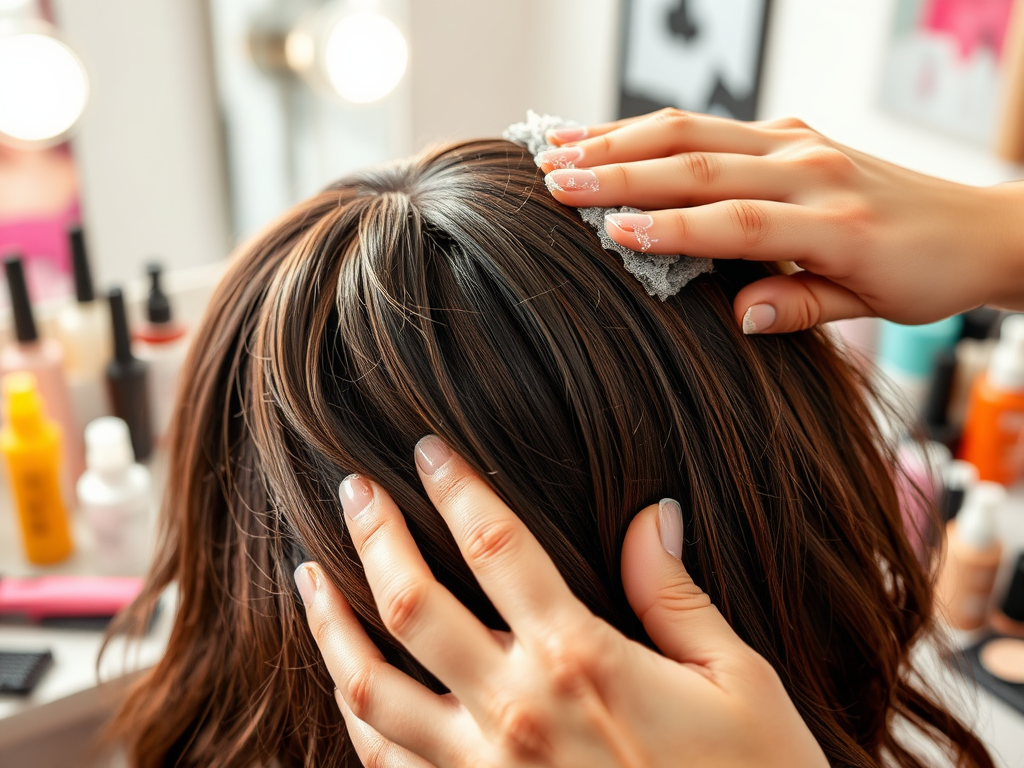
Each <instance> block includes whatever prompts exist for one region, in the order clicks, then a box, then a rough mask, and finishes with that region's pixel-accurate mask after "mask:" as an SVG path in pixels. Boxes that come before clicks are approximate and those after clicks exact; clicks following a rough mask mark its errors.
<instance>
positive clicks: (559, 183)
mask: <svg viewBox="0 0 1024 768" xmlns="http://www.w3.org/2000/svg"><path fill="white" fill-rule="evenodd" d="M544 183H545V184H547V186H548V190H549V191H551V192H596V191H597V190H598V188H599V185H598V183H597V174H596V173H594V172H593V171H580V170H576V169H569V168H566V169H562V170H558V171H552V172H551V173H549V174H548V175H547V176H545V177H544Z"/></svg>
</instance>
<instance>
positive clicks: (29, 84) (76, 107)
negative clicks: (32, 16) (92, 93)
mask: <svg viewBox="0 0 1024 768" xmlns="http://www.w3.org/2000/svg"><path fill="white" fill-rule="evenodd" d="M88 96H89V81H88V78H87V77H86V74H85V67H84V66H83V65H82V62H81V60H80V59H79V58H78V57H77V56H76V55H75V53H74V51H72V50H71V49H70V48H69V47H68V46H67V45H66V44H65V43H63V42H62V41H61V40H59V39H58V38H57V37H56V35H55V33H54V29H53V28H52V27H51V26H50V25H49V24H46V23H44V22H40V21H36V20H18V21H10V22H5V23H4V24H2V25H0V141H3V142H5V143H8V144H13V145H16V146H46V145H51V144H56V143H59V142H60V141H63V140H64V139H65V138H66V137H67V135H68V133H69V132H70V131H71V129H72V128H73V127H74V126H75V124H76V123H77V122H78V119H79V118H80V117H81V116H82V112H83V111H84V110H85V104H86V101H87V100H88Z"/></svg>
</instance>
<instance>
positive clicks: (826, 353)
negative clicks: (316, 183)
mask: <svg viewBox="0 0 1024 768" xmlns="http://www.w3.org/2000/svg"><path fill="white" fill-rule="evenodd" d="M765 274H767V271H766V268H765V267H764V266H762V265H758V264H750V263H744V262H718V263H717V267H716V271H715V272H713V273H711V274H708V275H703V276H701V277H700V278H698V279H696V280H694V281H693V282H692V283H690V284H689V285H687V286H686V287H685V288H683V290H682V291H681V292H680V293H679V294H678V295H676V296H674V297H672V298H671V299H669V300H668V301H665V302H660V301H657V300H656V299H652V298H651V297H649V296H648V295H646V294H645V293H644V291H643V289H642V287H641V286H640V284H639V283H638V282H637V281H636V280H635V279H634V278H632V277H631V276H630V275H629V274H627V273H626V272H625V271H624V270H623V268H622V264H621V261H620V260H619V259H618V257H616V256H614V255H612V254H610V253H608V252H606V251H604V250H603V249H602V248H601V247H600V244H599V241H598V239H597V237H596V235H595V233H594V232H593V231H592V230H590V229H589V228H588V227H587V226H586V225H585V224H583V223H582V221H581V220H580V219H579V217H578V216H577V214H576V212H575V211H574V210H572V209H569V208H566V207H564V206H562V205H560V204H559V203H557V202H556V201H555V200H554V199H553V198H552V197H551V196H550V195H549V194H548V193H547V192H546V191H545V189H544V184H543V177H542V175H541V174H540V172H539V171H538V169H537V168H536V167H535V165H534V163H533V161H532V158H531V157H530V156H529V155H528V154H527V153H526V152H525V150H523V149H522V148H521V147H519V146H517V145H514V144H511V143H508V142H504V141H497V140H485V141H469V142H464V143H459V144H452V145H448V146H443V147H440V148H435V149H432V150H429V151H426V152H424V153H422V154H420V155H419V156H417V157H415V158H412V159H410V160H407V161H404V162H400V163H396V164H393V165H389V166H386V167H382V168H378V169H373V170H369V171H366V172H363V173H359V174H357V175H354V176H351V177H349V178H346V179H344V180H343V181H340V182H338V183H337V184H334V185H333V186H331V187H330V188H328V189H326V190H325V191H323V192H322V193H320V194H318V195H316V196H315V197H313V198H311V199H309V200H306V201H305V202H303V203H301V204H300V205H298V206H296V207H295V208H294V209H292V210H291V211H289V212H288V213H287V214H285V215H284V216H283V217H282V218H280V219H279V220H278V221H276V222H275V223H273V224H272V225H271V226H269V227H268V228H267V229H266V230H265V231H264V232H263V233H262V234H260V235H259V236H257V237H256V238H255V239H253V240H252V241H250V242H249V243H247V244H245V245H244V246H243V247H242V248H241V249H240V251H239V253H237V254H236V255H235V257H234V259H233V261H232V263H231V265H230V267H229V269H228V272H227V274H226V276H225V277H224V278H223V280H222V281H221V283H220V285H219V287H218V289H217V291H216V294H215V296H214V297H213V299H212V300H211V302H210V305H209V308H208V310H207V312H206V316H205V318H204V319H203V321H202V323H201V325H200V327H199V329H198V332H197V336H196V338H195V340H194V342H193V345H192V348H191V351H190V356H189V358H188V362H187V365H186V367H185V372H184V377H183V380H182V382H181V391H180V394H179V399H178V403H177V412H176V419H175V425H174V427H173V430H172V435H171V438H170V449H169V450H170V466H169V477H170V478H172V480H173V482H172V483H171V487H170V488H169V491H168V493H167V496H166V498H165V501H164V507H163V511H162V518H161V519H162V523H161V535H160V543H159V546H158V548H157V555H156V562H155V565H154V567H153V570H152V571H151V573H150V576H149V578H148V581H147V586H146V588H145V591H144V593H143V595H142V596H141V598H140V599H139V601H138V602H137V603H136V604H135V606H134V607H133V608H132V610H131V612H130V613H129V614H128V615H127V616H126V617H123V618H122V619H121V621H120V623H119V624H118V628H119V629H125V628H127V627H129V626H132V625H137V624H138V623H139V622H141V621H145V619H146V618H147V616H148V612H149V610H150V609H151V608H152V606H153V604H154V601H155V600H156V599H157V597H158V596H159V595H160V593H161V592H162V591H163V590H164V589H165V588H166V587H167V586H168V585H170V584H171V583H176V585H177V594H178V606H177V613H176V615H175V618H174V624H173V630H172V633H171V636H170V643H169V646H168V650H167V653H166V654H165V656H164V657H163V659H162V660H161V661H160V662H159V663H158V664H157V665H156V667H155V668H153V669H152V670H150V671H149V672H147V673H146V674H145V675H144V676H143V677H142V678H141V680H140V681H139V682H138V683H137V685H136V686H135V688H134V689H133V691H132V692H131V693H130V695H129V697H128V698H127V701H126V702H125V704H124V706H123V707H122V708H121V710H120V712H119V714H118V716H117V718H116V720H115V722H114V724H113V733H114V734H115V735H116V736H117V738H119V739H120V740H122V741H123V742H124V743H125V744H126V746H127V750H128V753H129V756H130V759H131V760H132V761H133V764H135V765H138V766H143V767H145V766H159V765H202V766H224V767H227V766H231V767H234V766H237V767H238V768H250V767H251V766H253V765H269V764H271V763H273V762H274V761H276V762H277V763H278V764H280V765H282V766H300V765H341V764H346V765H348V764H351V765H357V764H358V761H357V759H356V757H355V756H354V754H353V753H352V750H351V747H350V744H349V741H348V738H347V735H346V732H345V728H344V725H343V723H342V721H341V718H340V715H339V713H338V711H337V708H336V703H335V701H334V698H333V695H332V693H333V687H334V686H333V683H332V682H331V679H330V677H329V675H328V674H327V671H326V669H325V666H324V664H323V662H322V660H321V658H320V655H319V653H318V651H317V649H316V646H315V644H314V642H313V639H312V637H311V636H310V631H309V629H308V627H307V625H306V621H305V615H304V612H303V609H302V605H301V602H300V601H299V598H298V595H297V593H296V591H295V589H294V586H293V581H292V570H293V569H294V568H295V566H296V565H297V564H298V563H299V562H300V561H301V558H303V557H310V558H312V559H315V560H316V561H317V562H319V563H320V564H321V565H322V566H323V568H324V569H325V571H326V573H327V574H328V576H329V578H331V579H332V580H333V582H334V584H336V585H337V586H338V587H339V589H340V590H341V591H342V593H343V594H344V595H345V597H346V598H347V599H348V601H349V602H350V603H351V605H352V607H353V609H354V610H355V612H356V613H357V615H358V616H359V617H360V619H361V620H362V622H363V623H364V625H365V627H366V629H367V630H368V632H369V633H370V636H371V637H372V638H373V640H374V641H375V642H376V643H377V644H378V646H379V647H380V648H381V649H382V651H383V652H384V654H385V656H386V657H387V658H388V659H389V660H390V661H391V662H392V663H394V664H395V665H397V666H398V667H399V668H401V669H403V670H405V671H407V672H409V673H410V674H412V675H413V676H415V677H416V678H418V679H420V680H423V681H425V682H426V683H427V684H428V685H430V686H432V687H433V688H434V689H435V690H441V686H440V684H439V683H438V682H437V681H436V680H434V679H433V678H431V676H430V675H429V674H428V673H427V672H426V671H425V670H424V669H423V668H422V667H421V666H420V665H419V664H418V663H417V662H416V661H415V660H414V659H413V658H412V656H411V655H410V654H409V653H407V652H406V651H405V650H404V649H403V648H402V647H401V646H400V645H399V644H398V643H397V642H396V641H395V640H394V639H392V638H391V636H390V635H389V634H388V632H387V631H386V630H385V628H384V626H383V625H382V623H381V620H380V617H379V615H378V612H377V610H376V607H375V605H374V601H373V599H372V596H371V594H370V592H369V588H368V586H367V584H366V581H365V579H364V576H363V573H362V569H361V566H360V563H359V560H358V558H357V556H356V554H355V551H354V549H353V545H352V542H351V539H350V537H349V534H348V532H347V531H346V527H345V524H344V522H343V517H342V515H341V512H340V506H339V503H338V501H337V488H338V484H339V482H340V481H341V480H342V479H343V478H344V477H345V476H346V475H347V474H349V473H352V472H358V473H359V474H361V475H364V476H367V477H369V478H372V479H373V480H375V481H376V482H378V483H380V484H381V485H382V486H383V487H384V488H385V489H387V491H388V492H389V493H390V494H391V495H392V496H393V498H394V499H395V500H396V502H397V503H398V505H399V506H400V507H401V509H402V511H403V513H404V514H405V518H406V520H407V522H408V525H409V528H410V530H411V532H412V534H413V536H414V538H415V539H416V541H417V543H418V545H419V547H420V549H421V551H422V553H423V556H424V558H425V559H426V561H427V563H428V564H429V565H430V567H431V568H432V570H433V571H434V573H435V574H437V576H438V578H439V580H440V581H441V582H442V583H443V584H444V585H445V586H447V587H448V588H449V589H450V590H451V591H452V592H453V593H454V594H455V595H456V596H457V597H458V598H459V599H460V600H461V601H462V602H463V603H465V604H466V605H467V606H468V607H469V608H470V609H471V610H472V611H473V612H475V613H476V615H478V616H479V617H480V618H481V619H482V620H483V621H484V622H485V623H487V624H488V625H489V626H491V627H494V628H503V627H504V624H503V622H502V619H501V617H500V616H499V615H498V614H497V612H496V611H495V610H494V608H493V606H492V605H491V604H490V603H489V601H488V600H487V598H486V597H485V596H484V594H483V593H482V592H481V590H480V589H479V587H478V586H477V584H476V581H475V580H474V578H473V576H472V575H471V573H470V572H469V570H468V568H467V567H466V566H465V564H464V562H463V560H462V558H461V557H460V555H459V552H458V549H457V547H456V545H455V544H454V542H453V540H452V538H451V536H450V534H449V533H448V531H447V529H446V527H445V525H444V523H443V521H442V520H441V519H440V517H439V515H438V514H437V513H436V511H435V510H434V509H433V508H432V506H431V504H430V503H429V501H428V499H427V498H426V496H425V493H424V491H423V489H422V487H421V485H420V483H419V482H418V478H417V475H416V471H415V467H414V465H413V461H412V452H413V447H414V445H415V444H416V442H417V441H418V440H419V439H420V438H421V437H422V436H423V435H426V434H430V433H433V434H436V435H438V436H440V437H441V438H442V439H443V440H445V441H446V442H447V443H448V444H449V445H450V446H452V447H453V448H454V449H455V450H456V451H457V452H458V453H460V454H461V455H462V456H464V457H465V458H466V459H467V461H468V462H469V463H470V464H471V465H472V466H473V467H474V468H475V469H476V470H477V471H479V472H480V473H481V475H482V476H483V477H484V478H486V479H487V482H489V483H490V484H491V485H492V487H493V488H494V489H495V490H496V491H497V493H498V494H499V495H500V496H501V497H502V498H503V499H504V500H505V501H506V502H507V503H508V504H509V505H510V507H511V508H512V509H514V510H516V512H517V513H518V514H519V515H520V516H521V518H522V519H523V521H524V522H525V523H526V525H527V526H528V528H529V529H530V530H531V532H532V533H533V535H534V536H536V538H537V539H538V540H539V541H540V542H541V544H542V545H543V546H544V548H545V549H546V550H547V551H548V552H549V553H550V555H551V557H552V558H553V560H554V562H555V564H556V565H557V566H558V567H559V569H560V570H561V572H562V574H563V575H564V578H565V580H566V581H567V582H568V584H569V586H570V587H571V588H572V590H573V591H574V593H575V594H576V595H577V596H578V597H579V599H580V600H582V601H583V603H585V604H586V605H587V606H588V607H589V608H590V610H591V611H593V612H594V613H595V614H596V615H597V616H599V617H601V618H603V619H604V620H606V621H608V622H609V623H611V624H612V625H614V626H615V627H617V628H618V629H619V630H621V631H622V632H623V633H625V634H626V635H627V636H629V637H631V638H635V639H636V640H638V641H641V642H645V643H648V644H649V643H650V641H649V640H648V639H647V638H646V636H645V634H644V632H643V628H642V626H641V625H640V623H639V621H638V619H637V617H636V616H635V615H634V614H633V612H632V611H631V610H630V607H629V604H628V603H627V601H626V598H625V596H624V593H623V589H622V585H621V581H620V576H619V573H620V571H619V552H620V548H621V544H622V541H623V537H624V533H625V530H626V527H627V526H628V524H629V522H630V520H631V518H632V516H633V515H634V514H635V513H636V512H637V511H638V510H639V509H641V508H642V507H644V506H645V505H648V504H650V503H652V502H655V501H657V500H658V499H660V498H662V497H672V498H675V499H677V500H679V502H680V503H681V505H682V509H683V518H684V530H685V532H686V541H685V543H684V555H683V557H684V562H685V563H686V566H687V568H688V570H689V572H690V573H691V574H692V576H693V578H694V580H695V581H696V582H697V584H699V585H700V586H701V587H702V588H703V589H704V590H705V591H706V592H707V593H708V594H709V595H710V597H711V599H712V601H713V602H714V603H715V605H717V606H718V607H719V608H720V610H721V611H722V613H723V614H724V615H725V617H726V618H727V620H728V621H729V622H730V624H731V625H732V627H733V628H734V629H735V631H736V632H737V633H739V635H740V636H741V637H742V638H743V639H744V640H745V641H746V642H747V643H749V644H750V646H752V647H753V648H754V649H755V650H756V651H757V652H758V653H760V654H761V655H762V656H764V657H765V658H766V659H767V660H768V661H769V662H770V663H771V664H772V666H773V667H774V668H775V670H776V671H777V672H778V674H779V676H780V677H781V679H782V681H783V683H784V684H785V687H786V689H787V691H788V692H789V694H790V696H791V697H792V699H793V701H794V702H795V704H796V707H797V709H798V710H799V712H800V714H801V715H802V716H803V718H804V719H805V721H806V722H807V725H808V726H809V727H810V730H811V732H812V733H813V734H814V736H815V737H816V738H817V740H818V742H819V743H820V744H821V746H822V748H823V749H824V751H825V754H826V755H827V756H828V758H829V759H830V761H831V762H832V763H833V764H836V765H839V764H842V765H850V766H864V767H865V768H866V767H868V766H870V767H872V768H874V767H876V766H880V765H882V764H883V761H884V760H890V761H894V762H895V764H896V765H899V766H903V768H923V765H924V764H923V762H921V760H919V759H918V758H917V757H915V756H914V755H913V754H912V753H911V752H910V751H909V750H908V749H907V748H905V747H904V746H902V744H901V742H900V741H899V739H898V738H897V736H896V724H897V723H898V722H899V721H900V720H905V721H908V722H909V724H910V725H911V726H913V727H916V728H918V729H920V730H921V731H924V732H925V734H926V736H927V737H929V738H930V739H932V740H933V741H935V742H937V743H938V744H940V746H942V747H943V748H945V749H946V750H947V751H948V753H949V754H951V755H954V756H956V759H958V760H960V761H961V764H962V765H967V766H990V765H991V762H990V760H989V758H988V756H987V755H986V753H985V751H984V748H983V747H982V746H981V744H980V742H978V740H977V739H976V738H975V737H974V736H973V735H971V734H970V732H969V731H967V730H966V729H965V728H964V727H963V726H962V725H961V724H960V723H959V722H958V721H957V720H956V719H954V718H953V717H952V716H951V715H950V714H949V712H948V711H947V710H946V709H944V708H943V706H942V705H941V704H940V703H938V701H937V699H935V698H934V696H932V695H931V694H930V693H929V692H928V691H927V690H926V689H925V688H924V687H923V686H922V685H921V683H920V681H919V680H918V679H917V678H916V677H915V675H914V670H913V668H912V665H911V659H910V649H911V647H912V646H913V645H914V643H915V642H916V641H918V640H919V639H921V638H922V637H923V636H924V635H925V634H927V633H928V631H929V629H930V628H931V618H930V617H931V607H932V606H931V603H932V598H931V582H930V578H931V575H930V573H929V570H928V567H926V566H922V565H921V560H919V558H918V555H917V554H915V551H914V549H913V547H912V546H911V544H910V542H909V541H908V537H907V534H906V532H905V530H904V522H903V519H902V515H901V512H900V506H899V501H898V498H897V493H896V491H895V489H894V479H895V472H894V470H893V467H894V466H895V458H894V456H893V455H892V451H891V450H890V449H888V448H887V447H886V446H885V443H884V442H883V441H882V440H881V438H880V436H879V434H878V433H877V430H876V428H875V426H874V420H873V418H872V414H871V410H870V406H869V396H870V389H869V387H868V384H867V383H866V382H865V381H864V380H863V377H861V376H860V375H859V374H858V373H857V371H856V369H855V368H854V367H851V366H850V365H848V364H847V362H846V361H845V360H844V359H843V357H842V356H841V354H840V353H839V352H838V351H837V349H836V348H835V346H834V345H833V343H832V341H830V339H829V337H828V336H827V334H825V333H823V332H821V331H817V330H815V331H806V332H802V333H795V334H789V335H784V336H756V337H746V336H744V335H743V334H742V333H740V331H739V330H738V328H737V324H736V322H735V320H734V317H733V314H732V309H731V300H732V297H733V296H734V295H735V293H736V291H737V290H738V289H739V288H740V287H742V286H743V285H745V284H747V283H748V282H750V281H752V280H754V279H757V278H758V277H761V276H764V275H765ZM925 561H926V562H930V561H929V560H928V557H927V556H926V557H925Z"/></svg>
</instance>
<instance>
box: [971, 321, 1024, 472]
mask: <svg viewBox="0 0 1024 768" xmlns="http://www.w3.org/2000/svg"><path fill="white" fill-rule="evenodd" d="M1022 454H1024V315H1010V316H1009V317H1007V318H1006V319H1005V320H1003V325H1002V328H1001V329H1000V335H999V343H998V344H997V345H996V349H995V352H993V353H992V362H991V363H990V364H989V367H988V371H987V372H986V373H985V375H983V376H981V377H980V378H979V379H978V380H977V381H976V382H975V384H974V387H973V389H972V390H971V399H970V403H969V405H968V407H967V422H966V424H965V425H964V436H963V443H962V458H963V459H964V460H966V461H969V462H971V463H972V464H974V465H975V466H976V467H977V468H978V474H979V476H980V477H981V479H982V480H992V481H993V482H997V483H1002V484H1003V485H1011V484H1012V483H1013V482H1014V481H1016V480H1017V479H1018V478H1019V477H1020V476H1021V471H1022V469H1024V455H1022Z"/></svg>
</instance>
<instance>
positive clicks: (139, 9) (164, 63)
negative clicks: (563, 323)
mask: <svg viewBox="0 0 1024 768" xmlns="http://www.w3.org/2000/svg"><path fill="white" fill-rule="evenodd" d="M53 5H54V11H55V14H56V17H57V21H58V23H59V25H60V27H61V29H62V30H63V32H64V34H65V35H66V37H67V39H68V40H69V42H70V43H71V45H72V46H73V47H74V49H75V51H76V52H77V53H78V54H79V55H80V56H81V58H82V60H83V61H84V63H85V66H86V69H87V71H88V72H89V77H90V89H91V93H90V103H89V105H88V107H87V108H86V113H85V115H84V117H83V119H82V124H81V130H80V131H79V133H78V135H77V136H76V138H75V139H74V142H73V146H74V152H75V158H76V161H77V165H78V169H79V174H80V186H81V195H82V203H83V216H84V219H85V223H86V226H87V228H88V229H87V236H88V238H89V241H90V245H91V246H92V255H93V264H94V270H95V273H96V275H95V277H96V279H97V283H98V285H100V286H103V285H106V284H108V283H110V282H112V281H115V280H117V281H120V280H122V279H123V278H124V277H126V276H129V275H132V276H134V275H137V274H140V271H141V270H142V265H143V264H144V263H145V262H146V261H148V260H150V259H152V258H153V257H154V256H157V257H159V258H160V259H161V260H163V261H164V262H165V263H166V264H167V265H169V266H171V267H175V268H178V267H187V266H192V265H196V264H203V263H207V262H210V261H214V260H218V259H221V258H223V256H224V254H225V253H226V248H227V244H228V220H227V204H226V197H227V196H226V191H225V184H224V176H223V164H222V159H221V148H220V136H219V127H218V122H217V113H216V111H215V109H214V100H213V85H212V82H211V77H210V62H209V56H208V48H207V44H206V15H205V3H204V2H203V0H144V1H142V2H140V1H139V0H56V1H55V2H54V3H53Z"/></svg>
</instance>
